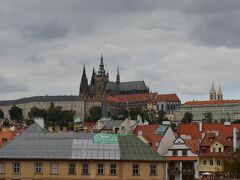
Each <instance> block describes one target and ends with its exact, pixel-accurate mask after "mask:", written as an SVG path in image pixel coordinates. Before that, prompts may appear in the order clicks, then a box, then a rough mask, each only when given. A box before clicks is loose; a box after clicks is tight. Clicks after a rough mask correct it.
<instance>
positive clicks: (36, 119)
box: [34, 117, 44, 129]
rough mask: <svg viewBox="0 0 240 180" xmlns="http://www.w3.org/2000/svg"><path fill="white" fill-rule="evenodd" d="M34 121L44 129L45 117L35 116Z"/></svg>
mask: <svg viewBox="0 0 240 180" xmlns="http://www.w3.org/2000/svg"><path fill="white" fill-rule="evenodd" d="M34 122H35V123H37V124H38V125H39V126H40V127H41V128H43V129H44V119H43V118H40V117H39V118H35V119H34Z"/></svg>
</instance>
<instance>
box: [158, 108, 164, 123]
mask: <svg viewBox="0 0 240 180" xmlns="http://www.w3.org/2000/svg"><path fill="white" fill-rule="evenodd" d="M165 115H166V112H165V111H162V110H161V111H158V118H157V122H158V124H162V122H163V121H164V120H165Z"/></svg>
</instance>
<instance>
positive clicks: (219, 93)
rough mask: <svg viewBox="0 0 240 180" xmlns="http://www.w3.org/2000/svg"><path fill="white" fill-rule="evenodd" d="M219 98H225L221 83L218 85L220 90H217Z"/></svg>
mask: <svg viewBox="0 0 240 180" xmlns="http://www.w3.org/2000/svg"><path fill="white" fill-rule="evenodd" d="M217 100H223V93H222V88H221V85H220V84H219V86H218V91H217Z"/></svg>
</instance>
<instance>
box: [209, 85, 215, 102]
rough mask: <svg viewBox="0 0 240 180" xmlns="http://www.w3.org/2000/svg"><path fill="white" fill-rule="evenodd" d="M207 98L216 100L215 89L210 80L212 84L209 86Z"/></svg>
mask: <svg viewBox="0 0 240 180" xmlns="http://www.w3.org/2000/svg"><path fill="white" fill-rule="evenodd" d="M209 100H210V101H212V100H216V91H215V88H214V83H213V82H212V86H211V89H210V92H209Z"/></svg>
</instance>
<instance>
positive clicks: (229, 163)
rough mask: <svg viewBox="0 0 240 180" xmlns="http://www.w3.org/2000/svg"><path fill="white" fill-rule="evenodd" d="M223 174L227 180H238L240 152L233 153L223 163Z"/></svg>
mask: <svg viewBox="0 0 240 180" xmlns="http://www.w3.org/2000/svg"><path fill="white" fill-rule="evenodd" d="M224 173H225V174H226V175H227V176H228V178H240V152H239V151H238V152H235V153H233V155H232V156H231V158H228V159H227V160H225V161H224Z"/></svg>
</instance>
